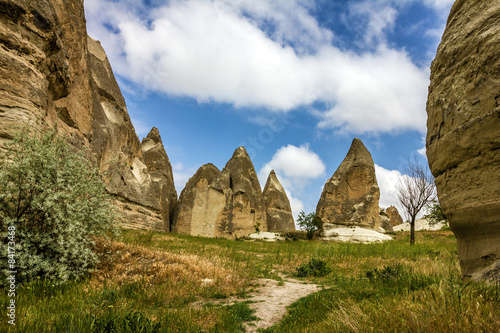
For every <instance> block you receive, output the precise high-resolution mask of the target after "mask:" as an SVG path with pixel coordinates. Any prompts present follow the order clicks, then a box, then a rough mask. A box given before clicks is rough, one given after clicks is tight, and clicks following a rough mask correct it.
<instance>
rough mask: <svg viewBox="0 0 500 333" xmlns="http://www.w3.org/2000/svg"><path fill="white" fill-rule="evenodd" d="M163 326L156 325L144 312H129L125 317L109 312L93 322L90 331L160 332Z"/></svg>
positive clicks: (93, 332) (95, 332)
mask: <svg viewBox="0 0 500 333" xmlns="http://www.w3.org/2000/svg"><path fill="white" fill-rule="evenodd" d="M161 326H162V324H161V323H156V324H154V323H153V322H152V321H151V320H150V319H149V318H148V317H146V316H145V315H144V314H143V313H142V312H139V311H134V312H128V313H126V314H125V315H121V314H117V313H115V312H108V313H106V314H105V315H104V316H101V317H97V318H95V319H94V320H93V322H92V324H91V326H90V331H91V332H92V333H101V332H103V333H104V332H144V333H149V332H151V333H153V332H160V329H161ZM162 331H163V330H162Z"/></svg>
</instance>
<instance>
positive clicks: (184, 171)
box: [172, 162, 196, 196]
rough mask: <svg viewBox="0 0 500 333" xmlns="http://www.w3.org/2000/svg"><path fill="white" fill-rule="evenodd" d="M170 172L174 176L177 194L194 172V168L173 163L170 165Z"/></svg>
mask: <svg viewBox="0 0 500 333" xmlns="http://www.w3.org/2000/svg"><path fill="white" fill-rule="evenodd" d="M172 173H173V176H174V185H175V189H176V191H177V196H179V195H180V194H181V192H182V190H183V189H184V187H185V186H186V183H187V181H188V180H189V179H190V178H191V177H193V175H194V174H195V173H196V169H195V168H184V166H183V165H182V163H180V162H178V163H174V164H173V165H172Z"/></svg>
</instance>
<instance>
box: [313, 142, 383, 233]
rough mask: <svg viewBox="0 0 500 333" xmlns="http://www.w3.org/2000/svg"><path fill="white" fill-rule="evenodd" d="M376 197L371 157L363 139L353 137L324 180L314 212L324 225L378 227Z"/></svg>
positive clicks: (377, 199)
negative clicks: (338, 162) (333, 169)
mask: <svg viewBox="0 0 500 333" xmlns="http://www.w3.org/2000/svg"><path fill="white" fill-rule="evenodd" d="M379 198H380V192H379V188H378V185H377V179H376V177H375V166H374V163H373V160H372V157H371V155H370V152H369V151H368V150H367V149H366V148H365V146H364V145H363V142H361V140H360V139H357V138H355V139H354V140H353V141H352V144H351V148H350V149H349V152H348V153H347V156H346V157H345V159H344V161H343V162H342V163H341V164H340V166H339V168H338V169H337V171H335V173H334V174H333V176H332V178H330V179H329V180H328V181H327V182H326V184H325V186H324V188H323V193H321V198H320V200H319V202H318V205H317V207H316V215H317V216H318V217H319V218H320V219H321V221H322V222H323V224H333V225H336V226H358V227H363V228H369V229H375V230H377V229H378V228H379V227H380V221H379V206H378V203H379ZM329 227H330V226H329Z"/></svg>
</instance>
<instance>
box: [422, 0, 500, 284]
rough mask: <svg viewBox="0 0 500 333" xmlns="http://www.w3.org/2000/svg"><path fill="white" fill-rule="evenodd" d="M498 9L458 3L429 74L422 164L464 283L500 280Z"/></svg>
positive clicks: (469, 0) (468, 0)
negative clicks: (432, 179) (449, 233)
mask: <svg viewBox="0 0 500 333" xmlns="http://www.w3.org/2000/svg"><path fill="white" fill-rule="evenodd" d="M499 54H500V2H498V1H481V0H457V1H456V2H455V4H454V5H453V7H452V9H451V13H450V16H449V18H448V23H447V26H446V30H445V32H444V35H443V38H442V40H441V44H440V45H439V48H438V51H437V54H436V58H435V60H434V61H433V63H432V66H431V84H430V86H429V96H428V100H427V115H428V120H427V144H426V146H427V157H428V160H429V165H430V168H431V171H432V173H433V175H434V176H435V177H436V186H437V190H438V196H439V201H440V203H441V207H442V209H443V212H444V213H445V214H446V216H447V217H448V219H449V222H450V227H451V229H452V230H453V232H454V233H455V235H456V237H457V241H458V254H459V258H460V265H461V267H462V274H463V276H464V277H465V278H473V279H500V153H499V151H500V150H499V149H500V57H499Z"/></svg>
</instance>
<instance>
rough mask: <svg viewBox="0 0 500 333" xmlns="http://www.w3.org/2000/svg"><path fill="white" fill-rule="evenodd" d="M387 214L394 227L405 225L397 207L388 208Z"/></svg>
mask: <svg viewBox="0 0 500 333" xmlns="http://www.w3.org/2000/svg"><path fill="white" fill-rule="evenodd" d="M385 213H386V214H387V216H389V220H390V222H391V225H392V226H395V225H400V224H402V223H403V218H402V217H401V215H399V211H398V209H397V208H396V207H394V206H389V207H387V209H386V210H385Z"/></svg>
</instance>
